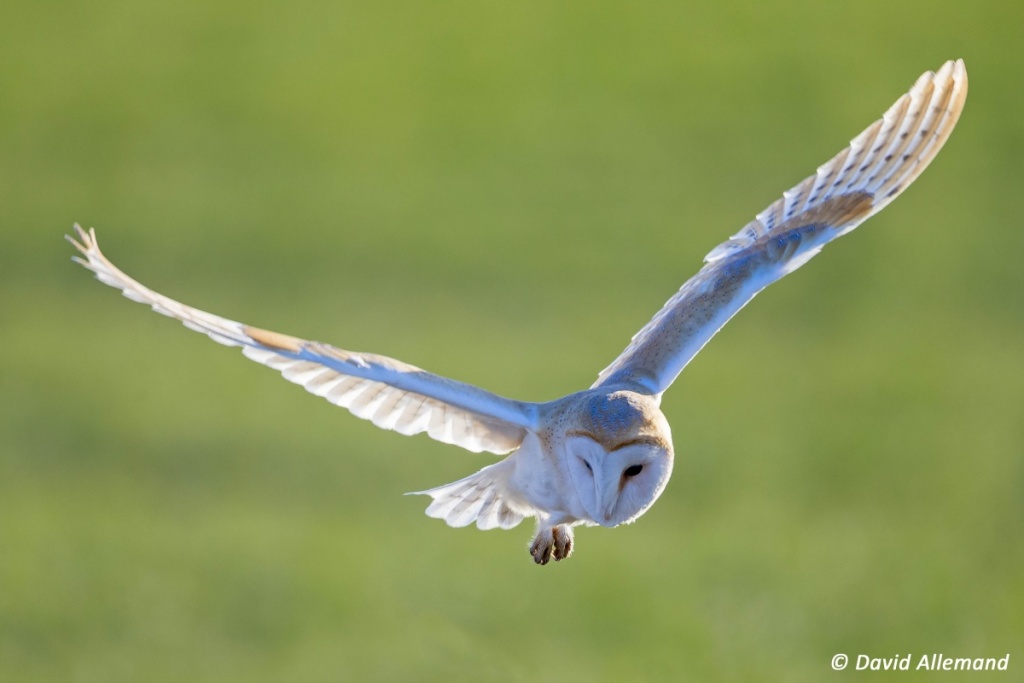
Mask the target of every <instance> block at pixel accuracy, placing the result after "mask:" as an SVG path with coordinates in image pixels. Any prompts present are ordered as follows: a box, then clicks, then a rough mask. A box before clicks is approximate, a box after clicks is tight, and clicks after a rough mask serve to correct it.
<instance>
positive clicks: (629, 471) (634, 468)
mask: <svg viewBox="0 0 1024 683" xmlns="http://www.w3.org/2000/svg"><path fill="white" fill-rule="evenodd" d="M643 470H644V466H643V465H630V466H629V467H627V468H626V471H625V472H623V473H622V474H623V475H625V476H627V477H635V476H636V475H638V474H640V473H641V472H643Z"/></svg>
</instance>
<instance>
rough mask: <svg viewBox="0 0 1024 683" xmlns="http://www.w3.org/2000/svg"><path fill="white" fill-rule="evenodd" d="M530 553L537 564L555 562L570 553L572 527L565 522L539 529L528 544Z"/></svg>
mask: <svg viewBox="0 0 1024 683" xmlns="http://www.w3.org/2000/svg"><path fill="white" fill-rule="evenodd" d="M530 555H532V556H533V561H534V562H536V563H537V564H547V563H548V562H550V561H551V560H552V559H554V560H555V562H558V561H559V560H564V559H565V558H567V557H569V556H570V555H572V529H571V528H570V527H569V526H568V525H567V524H560V525H558V526H556V527H552V528H550V529H541V530H540V531H538V532H537V537H536V538H534V539H533V545H531V546H530Z"/></svg>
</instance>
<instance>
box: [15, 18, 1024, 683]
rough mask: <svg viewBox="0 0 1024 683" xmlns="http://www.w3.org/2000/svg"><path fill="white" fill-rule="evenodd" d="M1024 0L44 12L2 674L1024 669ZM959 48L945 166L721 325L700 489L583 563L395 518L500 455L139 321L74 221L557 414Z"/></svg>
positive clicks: (136, 262)
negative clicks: (783, 199) (933, 660)
mask: <svg viewBox="0 0 1024 683" xmlns="http://www.w3.org/2000/svg"><path fill="white" fill-rule="evenodd" d="M1022 14H1024V12H1022V9H1021V6H1020V5H1019V3H1012V2H983V3H974V4H972V5H971V6H969V7H966V6H961V5H960V4H956V3H939V4H936V3H919V2H911V3H902V4H900V5H895V6H894V5H892V4H889V3H886V4H883V3H881V2H868V3H861V4H860V5H858V6H857V7H856V8H854V7H853V6H849V7H845V6H843V5H830V6H821V5H820V4H813V3H806V2H796V1H792V2H783V3H773V4H772V5H765V6H760V5H756V4H750V5H748V6H735V7H730V8H712V6H710V5H708V6H706V7H705V6H696V7H695V6H688V5H673V4H671V3H650V4H643V3H640V4H633V5H624V4H622V5H620V4H615V3H571V4H568V5H560V6H549V5H544V4H540V3H537V4H533V5H530V4H527V5H519V6H517V7H515V8H512V7H505V6H500V5H494V4H486V3H484V4H481V3H440V4H438V3H433V4H430V5H419V4H415V3H395V4H372V5H356V4H338V3H335V4H319V3H312V2H301V3H298V4H291V5H287V6H286V5H275V4H271V3H262V4H260V3H257V4H252V3H248V4H244V5H243V4H241V3H231V2H216V3H204V4H199V3H185V4H177V5H170V4H161V3H132V4H127V3H115V2H107V3H89V4H85V3H59V4H57V5H46V6H42V5H34V4H30V3H15V4H14V5H13V6H12V7H9V8H7V9H6V10H5V15H6V16H7V20H6V21H4V22H2V23H0V57H2V58H3V59H4V63H5V64H7V65H8V67H7V68H4V69H0V92H3V93H4V95H3V100H2V104H0V207H2V208H0V216H2V217H3V221H4V229H3V230H2V231H0V332H2V338H3V340H4V341H3V346H2V354H0V358H2V360H0V434H3V438H2V440H0V586H2V587H3V588H2V590H0V680H18V681H43V680H76V681H93V680H95V681H112V680H113V681H117V680H124V681H128V680H143V679H144V680H153V681H161V680H167V681H172V680H173V681H177V680H183V679H187V680H211V681H214V680H215V681H225V680H282V679H286V680H309V681H317V680H424V681H429V680H453V679H454V680H465V679H483V680H531V681H534V680H556V679H557V680H562V681H573V680H590V681H592V680H608V681H615V680H723V681H741V680H789V681H818V680H821V679H822V677H823V676H825V675H827V673H823V672H827V671H829V669H828V663H829V660H830V658H831V656H832V655H833V654H835V653H837V652H847V653H850V654H851V655H853V654H856V653H860V652H864V653H868V654H873V655H875V656H891V654H892V653H893V652H900V653H906V652H914V653H924V652H945V653H947V654H951V655H952V654H955V655H957V656H968V655H969V656H972V657H974V656H993V655H999V656H1001V655H1002V654H1005V653H1006V652H1012V653H1013V654H1012V656H1011V666H1013V662H1014V661H1016V660H1017V659H1019V658H1021V657H1024V653H1022V652H1021V651H1020V643H1021V642H1022V636H1024V618H1022V614H1024V609H1022V607H1024V593H1022V588H1021V587H1022V586H1024V580H1022V579H1024V572H1022V568H1024V550H1022V548H1024V546H1022V544H1021V542H1020V541H1021V535H1020V534H1021V532H1020V530H1021V529H1022V528H1024V497H1022V493H1021V492H1022V491H1024V465H1022V457H1021V456H1022V454H1024V418H1022V416H1024V410H1022V408H1024V353H1022V346H1021V339H1022V337H1024V276H1022V275H1021V271H1020V268H1019V264H1018V261H1019V259H1018V254H1019V253H1021V250H1022V248H1024V236H1022V234H1024V233H1022V232H1021V231H1020V230H1019V229H1018V227H1017V223H1018V222H1019V221H1018V217H1019V215H1020V202H1019V199H1017V197H1018V194H1019V186H1020V183H1021V179H1022V173H1021V171H1022V169H1021V163H1020V159H1021V158H1022V157H1024V126H1022V124H1021V121H1024V94H1022V92H1021V91H1020V89H1019V88H1017V87H1015V83H1017V81H1018V80H1019V78H1018V77H1019V73H1020V71H1021V68H1022V67H1024V54H1022V53H1021V51H1020V49H1019V48H1018V47H1017V43H1018V42H1019V41H1018V37H1017V35H1016V33H1017V32H1018V29H1019V26H1020V25H1022V20H1024V16H1022ZM880 17H885V19H884V21H883V20H882V19H880ZM909 26H914V27H916V28H914V29H913V30H910V29H908V27H909ZM957 56H963V57H964V58H965V59H966V60H967V64H968V68H969V70H970V74H971V95H970V97H969V101H968V105H967V110H966V113H965V115H964V118H963V120H962V122H961V124H960V126H959V129H958V130H957V131H956V133H955V134H954V136H953V138H952V140H951V142H950V144H949V146H948V148H947V149H946V150H944V151H943V152H942V154H941V155H940V156H939V157H938V159H937V160H936V162H935V166H934V168H933V169H931V170H929V171H928V172H927V173H926V174H925V175H924V176H923V177H922V179H921V180H920V182H919V184H918V185H917V186H916V187H914V188H912V189H911V190H909V191H908V193H907V195H906V197H904V198H901V199H900V201H899V202H897V203H896V204H894V205H893V206H892V207H891V208H889V209H887V210H886V212H885V213H884V214H882V215H881V216H879V217H877V218H875V219H873V220H872V221H871V222H870V223H869V224H868V225H867V226H865V227H864V228H862V229H861V230H859V231H858V232H857V233H855V234H854V235H852V236H851V237H849V238H846V239H844V240H843V243H842V246H837V247H834V248H830V249H829V250H828V251H827V253H826V254H824V255H823V256H822V257H821V258H820V259H817V260H815V261H814V262H813V263H811V264H810V265H808V266H807V267H806V268H805V269H803V270H801V271H800V273H799V274H798V275H796V276H794V277H793V278H789V279H787V280H786V281H784V282H782V283H779V284H778V285H775V286H774V287H772V288H771V289H770V290H769V291H768V292H766V293H765V294H764V295H763V296H762V297H759V298H758V300H757V301H756V302H755V303H754V304H753V305H752V306H751V307H750V308H749V309H747V310H744V311H743V313H742V314H741V315H740V316H739V317H738V318H737V319H736V320H735V321H733V322H732V323H730V325H729V326H728V327H727V328H726V329H725V330H724V331H723V332H722V333H721V335H719V336H718V337H716V339H715V341H714V343H713V344H711V345H710V346H709V347H708V348H707V349H706V350H705V351H704V352H703V353H702V354H701V355H700V357H699V358H698V359H697V360H695V361H694V363H693V364H692V366H691V367H689V368H688V369H687V371H686V373H685V374H684V375H683V376H682V377H681V378H680V380H679V383H678V384H677V386H675V387H674V388H673V390H672V391H670V392H669V393H668V394H667V395H666V397H665V403H664V406H663V407H664V409H665V411H666V413H667V415H668V416H669V418H670V420H671V421H672V424H673V428H674V434H675V441H676V448H677V452H678V458H679V460H678V464H677V468H676V475H675V477H674V479H673V481H672V483H671V484H670V486H669V489H668V491H667V492H666V494H665V496H664V497H663V499H662V500H661V501H659V503H658V504H657V505H656V506H655V507H654V508H653V509H652V510H651V511H650V512H649V513H648V514H647V515H645V517H644V518H643V519H642V520H641V521H640V522H639V523H638V524H637V525H635V526H632V527H629V528H625V529H619V530H615V531H606V530H586V529H584V530H581V531H580V533H579V535H578V544H579V554H578V555H577V556H576V557H574V558H573V559H572V560H571V561H570V562H568V563H564V564H560V565H558V566H556V567H548V568H545V569H543V570H541V569H537V568H535V567H533V566H532V564H531V563H530V562H529V560H528V557H527V555H526V553H525V552H524V548H525V544H526V541H527V540H528V538H529V528H528V527H525V526H524V527H523V528H519V529H516V530H514V531H511V532H491V533H486V534H485V533H480V532H477V531H474V530H450V529H447V528H445V527H444V526H443V525H442V524H440V523H438V522H436V521H434V520H428V519H425V518H423V517H422V509H423V507H424V501H423V500H422V499H419V498H405V497H402V496H401V495H400V494H401V493H402V492H405V491H410V490H419V489H422V488H424V487H429V486H432V485H436V484H440V483H443V482H446V481H450V480H453V479H455V478H457V477H460V476H464V475H465V474H467V473H469V472H471V471H473V470H474V469H476V468H478V467H480V466H482V465H483V464H485V463H487V462H490V461H489V460H488V459H486V458H481V457H480V456H474V455H472V454H469V453H463V452H461V451H459V450H458V449H453V448H450V447H444V446H442V445H440V444H435V443H433V442H430V441H429V440H427V439H423V438H412V439H403V438H401V437H398V436H396V435H394V434H387V433H381V432H379V431H378V430H376V429H375V428H373V427H372V425H369V424H366V423H362V422H360V421H358V420H355V419H353V418H351V417H350V416H348V415H347V414H345V413H344V412H339V411H338V410H337V409H335V408H333V407H331V406H330V405H327V404H326V403H323V402H320V401H317V400H315V399H313V398H311V397H309V396H308V395H306V394H305V393H304V392H302V391H301V390H299V389H298V388H296V387H293V386H290V385H288V384H287V383H284V382H282V381H281V380H280V378H278V377H276V376H275V375H274V373H271V372H268V371H266V370H265V369H261V368H258V367H255V366H253V365H252V364H251V363H248V362H247V361H245V360H244V359H242V358H241V357H240V356H239V355H238V353H237V352H233V351H230V350H225V349H222V348H219V347H217V346H215V345H212V344H210V343H209V342H208V341H207V340H206V339H203V338H201V337H199V336H197V335H192V334H191V333H189V332H187V331H185V330H183V329H181V328H180V327H179V326H177V325H175V324H174V323H172V322H170V321H168V320H166V319H163V318H160V317H159V316H155V315H153V314H151V313H147V312H146V311H145V310H144V309H142V308H140V307H138V306H134V305H129V304H128V302H126V301H124V300H121V299H119V298H118V297H116V296H115V295H114V293H113V292H112V291H110V290H106V289H104V288H102V287H101V286H99V285H98V284H96V283H94V282H91V281H89V280H88V279H87V276H86V273H84V272H83V271H81V270H80V269H77V268H76V267H73V266H72V265H70V264H69V263H68V261H67V258H68V256H69V255H70V253H71V252H70V249H69V247H68V245H66V244H64V243H62V242H61V241H60V239H59V236H60V234H61V233H62V232H63V231H66V230H68V228H69V226H70V224H71V222H72V221H73V220H79V221H82V222H83V223H85V224H87V225H96V226H97V228H98V229H99V233H100V237H101V240H102V241H103V244H104V246H105V248H106V250H107V252H108V253H109V254H110V255H111V257H112V258H113V259H114V260H115V262H117V263H119V264H120V265H122V266H123V267H124V268H125V269H126V270H127V271H128V272H129V273H131V274H134V275H136V276H138V277H139V278H140V279H141V280H143V281H144V282H145V283H146V284H148V285H151V286H153V287H154V288H156V289H157V290H159V291H163V292H166V293H167V294H169V295H172V296H175V297H177V298H180V299H182V300H184V301H186V302H188V303H191V304H194V305H198V306H201V307H204V308H207V309H209V310H212V311H215V312H218V313H222V314H224V315H227V316H229V317H233V318H236V319H240V320H244V321H247V322H251V323H254V324H259V325H263V326H266V327H270V328H272V329H279V330H282V331H285V332H291V333H295V334H301V335H303V336H307V337H313V338H318V339H323V340H326V341H331V342H336V343H338V344H340V345H343V346H345V347H347V348H352V349H357V350H370V351H376V352H380V353H385V354H389V355H393V356H395V357H398V358H402V359H403V360H407V361H409V362H412V363H415V364H417V365H421V366H423V367H426V368H429V369H431V370H433V371H436V372H440V373H444V374H447V375H450V376H453V377H457V378H459V379H462V380H466V381H471V382H475V383H478V384H480V385H482V386H484V387H487V388H489V389H492V390H495V391H498V392H499V393H503V394H505V395H509V396H514V397H517V398H524V399H533V400H546V399H550V398H554V397H556V396H558V395H561V394H564V393H566V392H567V391H570V390H573V389H577V388H581V387H583V386H586V385H588V384H589V383H590V382H591V381H592V380H593V377H594V376H595V374H596V372H597V371H598V370H599V369H600V368H601V367H603V366H604V365H605V364H607V363H608V362H609V361H610V360H611V359H612V358H613V357H614V356H615V355H616V354H617V353H618V352H619V351H620V350H621V348H622V347H623V346H624V345H625V343H626V341H627V340H628V338H629V335H630V334H632V333H633V332H634V331H635V330H636V329H638V328H639V327H640V325H642V324H643V323H644V322H646V320H647V319H648V318H649V317H650V315H651V314H652V313H653V312H654V311H655V310H656V309H657V307H658V305H660V304H661V302H662V301H664V300H665V299H666V298H667V297H668V296H669V295H670V294H671V293H672V292H673V291H674V290H675V288H676V287H678V286H679V284H680V283H681V282H682V281H683V279H685V277H687V276H688V275H690V274H691V273H692V272H693V271H694V270H695V269H696V268H697V266H698V265H699V262H700V257H701V256H702V255H703V254H704V253H705V252H706V251H707V250H709V249H710V248H711V247H712V246H714V245H715V244H717V243H718V242H720V241H721V240H722V239H724V238H725V237H726V236H727V235H729V234H731V233H732V232H733V231H735V229H736V228H738V227H739V226H741V225H742V224H743V223H745V222H746V221H747V220H749V217H750V216H751V215H752V214H753V213H755V212H756V211H758V210H760V209H761V208H763V207H764V206H765V205H767V204H768V203H769V202H770V201H772V200H773V199H774V198H775V197H776V196H778V193H779V192H780V191H781V190H782V189H784V188H786V187H789V186H791V185H792V184H793V183H794V182H796V181H798V180H799V179H801V178H803V177H804V176H805V175H806V174H808V173H809V172H811V171H812V169H813V168H814V166H815V165H816V164H818V163H821V162H822V161H824V160H825V159H827V158H829V156H830V155H831V154H833V153H834V152H835V151H837V150H838V149H839V148H840V147H841V146H842V144H843V142H844V141H845V140H846V139H848V138H849V137H850V136H852V135H853V134H855V133H857V132H858V131H859V130H860V129H861V128H862V127H863V126H864V125H866V124H867V123H868V122H870V121H871V120H872V119H873V118H874V117H877V116H878V115H879V113H880V112H881V111H883V109H884V107H886V106H887V105H888V104H889V103H890V102H891V101H892V100H893V99H895V97H897V96H898V95H899V94H900V93H901V92H902V91H903V90H904V89H905V88H906V87H907V86H909V84H910V83H911V82H912V81H913V79H914V78H915V77H916V76H917V74H918V73H920V72H921V71H922V70H924V69H926V68H935V67H937V66H938V65H939V64H940V63H941V61H942V60H944V59H947V58H951V57H957ZM915 678H916V679H917V680H928V679H929V677H928V676H926V675H917V676H916V677H915V675H913V674H911V675H909V676H908V679H909V680H915ZM962 678H964V679H965V680H967V679H969V676H966V675H965V676H963V677H962Z"/></svg>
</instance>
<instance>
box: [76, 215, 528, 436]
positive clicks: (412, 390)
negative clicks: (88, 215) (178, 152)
mask: <svg viewBox="0 0 1024 683" xmlns="http://www.w3.org/2000/svg"><path fill="white" fill-rule="evenodd" d="M75 231H76V232H77V236H78V239H77V240H76V239H73V238H71V237H68V240H69V241H70V242H71V243H72V244H74V245H75V247H77V248H78V250H79V251H80V252H81V254H82V256H81V257H79V256H75V257H74V260H75V261H77V262H78V263H81V264H82V265H83V266H85V267H86V268H88V269H90V270H92V271H93V272H94V273H95V274H96V278H97V279H99V280H100V282H103V283H104V284H107V285H110V286H111V287H115V288H117V289H120V290H121V293H122V294H124V296H126V297H127V298H129V299H131V300H132V301H137V302H139V303H144V304H147V305H149V306H150V307H151V308H152V309H153V310H154V311H156V312H157V313H161V314H163V315H166V316H169V317H172V318H176V319H177V320H179V321H181V322H182V323H183V324H184V325H185V327H187V328H189V329H191V330H195V331H196V332H202V333H203V334H205V335H207V336H209V337H210V338H211V339H213V340H214V341H216V342H218V343H220V344H225V345H227V346H241V347H242V352H243V353H244V354H245V356H246V357H247V358H249V359H251V360H254V361H256V362H257V363H261V364H263V365H266V366H268V367H270V368H273V369H274V370H277V371H278V372H280V373H281V375H282V376H283V377H284V378H285V379H287V380H288V381H289V382H293V383H295V384H298V385H300V386H302V387H304V388H305V389H306V390H307V391H309V392H310V393H312V394H315V395H317V396H321V397H323V398H325V399H327V400H328V401H330V402H331V403H333V404H335V405H337V406H341V407H342V408H346V409H348V410H349V412H351V413H352V414H353V415H355V416H356V417H360V418H363V419H366V420H370V421H371V422H373V424H375V425H376V426H378V427H381V428H383V429H390V430H393V431H396V432H398V433H400V434H418V433H421V432H426V433H427V434H428V435H429V436H430V437H432V438H434V439H436V440H438V441H442V442H444V443H450V444H454V445H456V446H461V447H462V448H465V449H467V450H470V451H474V452H480V451H490V452H492V453H499V454H500V453H508V452H509V451H512V450H515V449H516V448H518V447H519V445H520V444H521V443H522V440H523V438H524V436H525V435H526V432H527V431H528V430H532V429H535V427H536V406H535V404H532V403H525V402H520V401H513V400H511V399H507V398H503V397H501V396H497V395H495V394H492V393H490V392H488V391H484V390H483V389H479V388H477V387H475V386H472V385H469V384H464V383H461V382H456V381H454V380H451V379H447V378H445V377H440V376H438V375H434V374H431V373H429V372H426V371H424V370H421V369H420V368H417V367H415V366H412V365H408V364H406V363H402V362H401V361H397V360H394V359H392V358H386V357H384V356H378V355H374V354H368V353H354V352H352V351H345V350H343V349H339V348H336V347H334V346H330V345H328V344H323V343H320V342H314V341H307V340H304V339H299V338H297V337H291V336H288V335H284V334H279V333H277V332H271V331H269V330H262V329H260V328H257V327H252V326H250V325H244V324H242V323H238V322H235V321H233V320H228V319H226V318H221V317H220V316H216V315H213V314H212V313H206V312H204V311H200V310H198V309H195V308H192V307H191V306H186V305H185V304H182V303H179V302H177V301H174V300H173V299H169V298H167V297H165V296H163V295H161V294H158V293H156V292H154V291H153V290H151V289H149V288H147V287H145V286H143V285H142V284H140V283H138V282H137V281H135V280H133V279H132V278H130V277H128V275H126V274H125V273H124V272H123V271H121V270H120V269H119V268H117V267H116V266H115V265H114V264H113V263H111V262H110V260H109V259H107V257H106V256H104V255H103V252H101V251H100V248H99V246H98V244H97V242H96V233H95V231H94V230H89V231H88V232H87V231H85V230H83V229H82V228H81V227H80V226H78V225H75Z"/></svg>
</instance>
